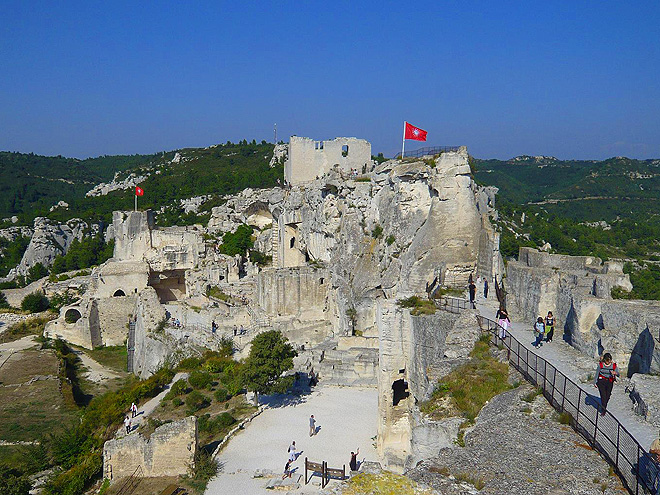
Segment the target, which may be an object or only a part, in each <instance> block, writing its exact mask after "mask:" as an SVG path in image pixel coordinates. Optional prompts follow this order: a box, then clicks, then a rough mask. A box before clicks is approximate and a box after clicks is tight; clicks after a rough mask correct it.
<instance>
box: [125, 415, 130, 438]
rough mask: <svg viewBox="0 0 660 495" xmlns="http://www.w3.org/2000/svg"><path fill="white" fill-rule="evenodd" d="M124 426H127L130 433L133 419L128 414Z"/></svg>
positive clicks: (127, 432) (127, 431)
mask: <svg viewBox="0 0 660 495" xmlns="http://www.w3.org/2000/svg"><path fill="white" fill-rule="evenodd" d="M124 426H125V427H126V434H127V435H128V434H129V433H130V432H131V419H130V418H129V417H128V416H126V417H125V418H124Z"/></svg>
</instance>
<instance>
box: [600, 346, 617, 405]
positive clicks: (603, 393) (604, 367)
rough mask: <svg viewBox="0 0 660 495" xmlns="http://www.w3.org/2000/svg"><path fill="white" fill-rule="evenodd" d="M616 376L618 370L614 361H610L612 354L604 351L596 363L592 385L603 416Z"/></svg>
mask: <svg viewBox="0 0 660 495" xmlns="http://www.w3.org/2000/svg"><path fill="white" fill-rule="evenodd" d="M617 376H619V370H617V369H616V363H615V362H613V361H612V354H610V353H609V352H606V353H605V354H603V359H602V360H601V361H600V362H599V363H598V367H597V368H596V378H594V387H596V388H597V389H598V392H599V394H600V405H601V410H600V415H601V416H605V412H607V403H608V402H609V401H610V396H611V395H612V387H614V381H615V380H616V377H617Z"/></svg>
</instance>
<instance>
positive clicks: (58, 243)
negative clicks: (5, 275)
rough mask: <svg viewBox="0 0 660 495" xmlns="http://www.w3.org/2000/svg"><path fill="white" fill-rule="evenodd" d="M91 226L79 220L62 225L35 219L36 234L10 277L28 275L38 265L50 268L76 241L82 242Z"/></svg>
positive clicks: (45, 219) (75, 219) (48, 220)
mask: <svg viewBox="0 0 660 495" xmlns="http://www.w3.org/2000/svg"><path fill="white" fill-rule="evenodd" d="M89 228H90V227H89V225H87V223H86V222H83V221H82V220H80V219H79V218H74V219H71V220H69V221H67V222H66V223H63V224H60V223H57V222H54V221H53V220H50V219H48V218H44V217H37V218H35V219H34V234H33V235H32V239H31V240H30V244H29V245H28V248H27V250H26V251H25V253H24V254H23V258H22V259H21V262H20V263H19V264H18V266H16V268H14V269H13V270H12V271H11V272H10V276H13V277H15V276H17V275H27V273H28V271H29V270H30V268H32V267H33V266H34V265H36V264H37V263H41V264H43V265H44V266H45V267H49V266H50V265H52V264H53V261H54V260H55V257H56V256H59V255H61V254H65V253H66V252H67V250H68V249H69V246H70V245H71V242H73V240H74V239H78V240H81V239H82V238H83V237H84V235H85V233H86V232H87V231H88V230H89Z"/></svg>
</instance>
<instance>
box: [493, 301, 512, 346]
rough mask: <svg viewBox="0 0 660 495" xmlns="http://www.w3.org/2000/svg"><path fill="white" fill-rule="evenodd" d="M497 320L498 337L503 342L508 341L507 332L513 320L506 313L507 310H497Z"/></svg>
mask: <svg viewBox="0 0 660 495" xmlns="http://www.w3.org/2000/svg"><path fill="white" fill-rule="evenodd" d="M495 319H496V320H497V324H498V325H499V327H498V328H497V333H498V335H497V336H498V337H499V338H500V339H502V340H504V339H506V330H507V328H509V325H510V324H511V320H510V319H509V315H508V314H507V312H506V309H504V308H502V307H501V308H500V309H498V310H497V314H496V315H495Z"/></svg>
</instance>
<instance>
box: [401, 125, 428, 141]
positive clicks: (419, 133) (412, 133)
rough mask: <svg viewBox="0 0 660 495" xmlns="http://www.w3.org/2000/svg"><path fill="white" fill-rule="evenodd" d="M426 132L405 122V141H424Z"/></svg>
mask: <svg viewBox="0 0 660 495" xmlns="http://www.w3.org/2000/svg"><path fill="white" fill-rule="evenodd" d="M426 134H427V133H426V131H425V130H422V129H420V128H419V127H415V126H414V125H412V124H409V123H408V122H406V134H405V136H406V139H414V140H415V141H426Z"/></svg>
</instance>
